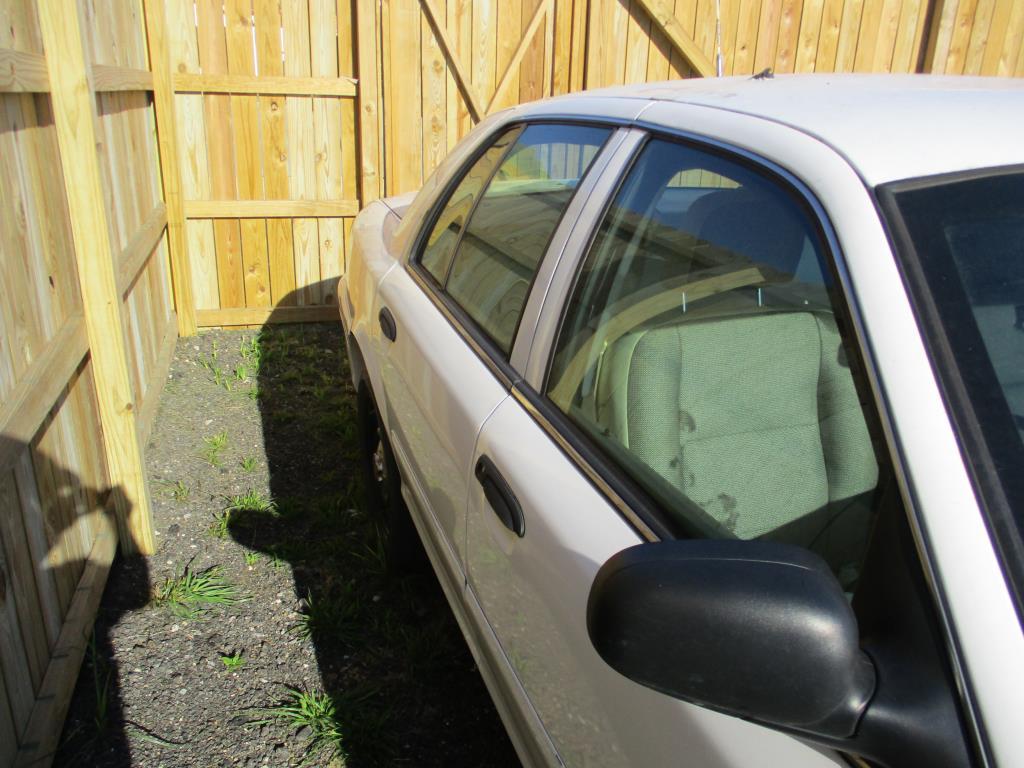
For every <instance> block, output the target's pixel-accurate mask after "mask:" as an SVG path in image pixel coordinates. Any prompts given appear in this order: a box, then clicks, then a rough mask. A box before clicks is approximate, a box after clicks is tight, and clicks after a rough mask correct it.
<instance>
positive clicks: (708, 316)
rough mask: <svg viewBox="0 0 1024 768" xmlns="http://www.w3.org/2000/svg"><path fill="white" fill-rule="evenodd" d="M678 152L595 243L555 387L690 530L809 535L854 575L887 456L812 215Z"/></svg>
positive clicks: (647, 177) (845, 573) (803, 541)
mask: <svg viewBox="0 0 1024 768" xmlns="http://www.w3.org/2000/svg"><path fill="white" fill-rule="evenodd" d="M665 154H666V157H665V158H664V160H663V161H661V162H649V163H647V164H646V165H645V166H644V169H643V170H642V172H640V173H637V174H634V176H633V178H632V180H631V181H630V182H629V183H627V185H626V186H625V187H624V188H623V190H622V191H621V192H620V194H619V197H618V199H617V201H616V204H615V205H613V207H612V209H611V211H610V212H609V214H608V216H607V218H606V221H605V223H604V225H603V226H602V228H601V231H600V232H599V234H598V236H597V239H596V240H595V242H594V243H593V245H592V249H591V253H590V255H589V257H588V263H587V265H586V266H585V267H584V269H583V275H584V278H585V279H582V280H581V281H580V284H579V285H578V286H577V288H576V291H577V295H575V296H574V297H573V301H572V308H571V309H570V310H569V315H570V317H569V318H567V321H566V322H567V323H570V324H571V328H566V327H563V334H565V333H566V331H567V330H568V331H569V333H568V335H569V337H570V338H571V339H572V341H571V342H570V343H569V344H568V345H567V347H565V348H563V349H560V350H559V354H558V357H557V358H556V361H555V365H554V368H553V371H552V377H551V378H550V379H549V384H548V387H549V393H550V395H551V397H552V399H553V400H554V401H555V402H556V403H561V404H563V410H568V411H569V412H570V415H571V416H573V417H574V418H575V420H577V422H578V423H581V424H582V425H583V426H584V427H585V428H586V429H587V430H588V431H590V432H591V433H594V434H595V435H596V437H597V439H598V440H599V441H600V442H601V444H602V445H603V446H604V447H605V449H606V450H609V451H610V452H611V453H612V454H613V455H614V458H615V459H616V460H617V461H619V462H620V463H623V464H625V465H626V466H627V468H628V469H629V471H631V472H632V473H633V474H634V476H636V477H637V479H638V480H639V481H640V482H641V484H643V485H646V486H647V490H648V491H649V492H651V493H652V494H653V495H654V496H655V498H657V499H658V500H659V501H661V502H662V503H663V506H664V507H665V509H667V510H669V511H670V512H671V514H673V515H674V516H676V517H677V520H676V522H677V523H679V525H678V528H679V529H680V530H681V531H682V532H684V533H687V532H688V533H689V534H690V535H700V536H711V537H724V538H743V539H752V538H767V539H773V540H781V541H786V542H789V543H793V544H799V545H801V546H804V547H807V548H810V549H812V550H814V551H816V552H818V553H819V554H820V555H822V556H823V557H824V559H825V560H826V561H827V562H828V563H829V564H830V566H831V567H832V569H833V571H834V572H835V573H836V575H837V576H838V577H839V579H840V582H841V583H842V584H843V585H844V587H846V588H848V589H849V588H852V586H853V584H854V583H855V582H856V579H857V577H858V575H859V571H860V562H861V560H862V558H863V556H864V552H865V549H866V546H867V538H868V533H869V529H870V525H871V511H872V507H873V504H872V502H873V499H874V497H875V493H876V489H877V487H878V485H879V469H878V461H877V460H876V454H875V445H874V442H873V440H872V436H871V434H870V431H869V429H868V425H867V422H866V420H865V417H864V411H863V408H862V405H861V395H860V393H859V391H858V387H857V385H856V383H855V377H854V371H852V370H851V363H850V357H849V356H848V355H847V353H846V349H845V347H844V344H843V341H842V339H841V336H840V332H839V326H838V322H837V318H836V317H835V314H834V312H833V309H832V303H831V301H830V297H829V290H830V287H829V286H830V279H829V278H826V276H825V272H824V271H823V270H822V268H821V266H820V264H821V260H820V254H819V250H820V248H819V246H818V245H817V243H818V235H817V233H816V231H815V230H814V228H813V226H812V225H811V223H810V222H811V218H810V217H809V216H808V215H806V214H805V213H804V212H803V211H802V210H801V209H800V207H799V205H798V204H797V203H796V202H795V201H794V200H793V199H792V198H790V197H788V196H785V195H783V194H781V193H780V191H779V189H778V187H777V185H773V184H769V183H765V182H764V181H763V180H761V179H759V178H757V177H755V176H754V175H753V174H749V176H748V177H744V176H743V175H736V174H735V172H733V173H732V175H731V176H725V175H722V174H719V173H717V172H716V170H720V169H716V168H715V166H714V164H712V165H711V167H700V166H698V167H696V168H694V167H689V168H686V167H684V168H679V167H678V165H677V163H678V159H676V164H673V163H672V162H670V160H671V159H675V158H672V152H671V150H670V151H669V152H666V153H665ZM695 183H696V185H695ZM700 185H704V186H700ZM566 406H567V408H566Z"/></svg>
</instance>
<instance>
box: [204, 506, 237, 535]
mask: <svg viewBox="0 0 1024 768" xmlns="http://www.w3.org/2000/svg"><path fill="white" fill-rule="evenodd" d="M230 522H231V512H230V511H228V510H226V509H225V510H224V511H222V512H214V513H213V522H212V523H210V527H209V528H208V529H207V531H208V532H209V534H210V535H211V536H213V538H215V539H226V538H227V536H228V524H229V523H230Z"/></svg>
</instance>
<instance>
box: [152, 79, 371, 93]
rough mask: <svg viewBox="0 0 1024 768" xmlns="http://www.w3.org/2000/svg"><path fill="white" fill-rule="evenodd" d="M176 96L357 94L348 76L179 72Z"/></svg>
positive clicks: (354, 81)
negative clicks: (198, 94)
mask: <svg viewBox="0 0 1024 768" xmlns="http://www.w3.org/2000/svg"><path fill="white" fill-rule="evenodd" d="M172 82H173V83H174V90H175V91H177V92H179V93H227V94H264V93H265V94H278V95H281V96H340V97H344V98H353V97H355V95H356V94H357V93H358V90H357V88H356V80H355V78H351V77H284V76H274V77H271V76H267V75H262V74H261V75H260V76H259V77H257V76H255V75H202V74H194V73H179V74H176V75H174V77H173V78H172Z"/></svg>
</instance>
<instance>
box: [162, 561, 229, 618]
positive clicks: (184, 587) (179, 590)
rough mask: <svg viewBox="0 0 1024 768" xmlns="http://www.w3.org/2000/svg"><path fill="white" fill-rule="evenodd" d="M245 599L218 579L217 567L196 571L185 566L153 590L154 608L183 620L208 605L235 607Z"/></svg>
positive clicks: (196, 614)
mask: <svg viewBox="0 0 1024 768" xmlns="http://www.w3.org/2000/svg"><path fill="white" fill-rule="evenodd" d="M248 599H249V598H247V597H245V596H243V595H240V594H239V592H238V589H237V588H236V587H235V585H234V584H232V583H231V582H229V581H227V580H226V579H225V578H224V577H223V576H221V572H220V567H219V566H216V565H213V566H210V567H209V568H206V569H205V570H202V571H195V570H193V569H192V567H191V565H186V566H185V570H184V571H182V573H181V574H180V575H178V576H173V577H171V578H169V579H166V580H165V581H164V583H163V584H162V585H160V587H158V588H157V589H156V591H155V593H154V595H153V605H154V606H156V607H158V608H166V609H167V610H169V611H170V612H171V613H173V614H174V615H175V616H180V617H181V618H183V619H195V618H198V617H199V616H200V615H201V614H202V613H204V612H205V611H206V610H208V609H209V608H210V607H211V606H214V605H224V606H227V605H235V604H237V603H241V602H244V601H245V600H248Z"/></svg>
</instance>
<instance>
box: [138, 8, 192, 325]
mask: <svg viewBox="0 0 1024 768" xmlns="http://www.w3.org/2000/svg"><path fill="white" fill-rule="evenodd" d="M143 14H144V15H145V17H146V40H147V42H148V44H149V68H150V70H151V71H152V73H153V110H154V112H155V113H156V138H157V145H158V147H159V152H160V177H161V178H162V179H163V187H164V203H165V204H166V205H167V247H168V249H169V250H170V256H171V258H170V262H171V285H172V286H173V289H174V309H175V311H176V312H177V313H178V335H179V336H194V335H195V333H196V307H195V301H194V300H193V297H192V270H191V264H190V262H189V255H188V246H187V245H186V239H185V204H184V201H183V199H182V192H181V168H180V167H179V166H178V132H177V123H176V122H175V119H174V86H173V84H172V83H171V64H170V53H169V51H168V50H167V16H166V13H165V12H164V0H145V9H144V11H143Z"/></svg>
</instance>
